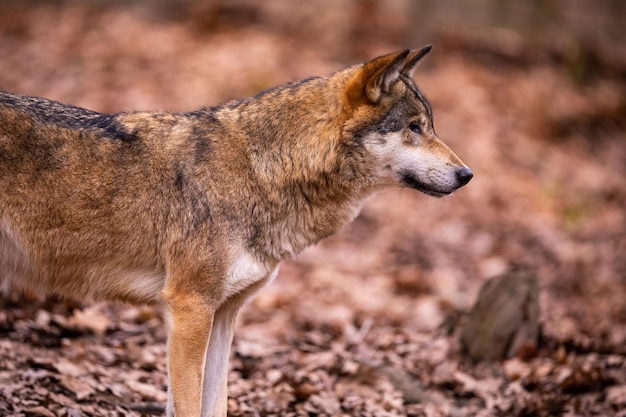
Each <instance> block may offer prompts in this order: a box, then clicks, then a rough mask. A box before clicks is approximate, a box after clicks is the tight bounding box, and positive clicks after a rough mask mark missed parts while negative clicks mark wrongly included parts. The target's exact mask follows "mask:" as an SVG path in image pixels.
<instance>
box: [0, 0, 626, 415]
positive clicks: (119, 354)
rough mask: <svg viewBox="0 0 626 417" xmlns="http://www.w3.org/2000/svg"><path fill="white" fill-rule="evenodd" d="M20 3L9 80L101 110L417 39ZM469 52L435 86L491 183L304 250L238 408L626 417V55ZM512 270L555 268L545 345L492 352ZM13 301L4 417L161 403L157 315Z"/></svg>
mask: <svg viewBox="0 0 626 417" xmlns="http://www.w3.org/2000/svg"><path fill="white" fill-rule="evenodd" d="M20 4H21V2H8V3H7V5H4V6H3V8H0V11H2V14H0V20H1V23H2V24H1V25H0V56H2V59H1V60H0V89H2V90H7V91H12V92H19V93H22V94H28V95H37V96H45V97H48V98H52V99H56V100H60V101H64V102H68V103H71V104H75V105H80V106H85V107H89V108H91V109H95V110H99V111H108V112H116V111H121V110H126V109H164V110H173V111H185V110H192V109H194V108H196V107H199V106H202V105H210V104H217V103H219V102H221V101H224V100H226V99H230V98H233V97H238V96H239V97H241V96H244V95H248V94H252V93H254V92H256V91H259V90H260V89H263V88H266V87H270V86H272V85H275V84H279V83H282V82H286V81H288V80H291V79H296V78H301V77H305V76H309V75H319V74H324V73H328V72H331V71H333V70H335V69H338V68H340V67H342V66H344V65H347V64H351V63H354V62H357V61H360V60H363V59H366V58H371V57H373V56H375V55H377V54H380V53H384V52H388V51H393V50H397V49H401V48H404V47H406V45H405V44H400V43H398V42H397V39H387V38H385V37H384V36H380V37H372V36H370V37H369V38H367V39H369V40H370V41H371V43H369V44H368V45H366V46H364V45H363V44H358V45H357V43H356V42H357V41H353V42H355V44H354V45H357V46H360V48H356V46H355V48H354V50H358V51H362V52H360V53H359V54H356V55H354V54H351V53H349V52H347V51H348V50H352V49H351V45H347V46H346V45H344V46H343V48H342V47H340V46H338V45H337V43H336V42H334V40H333V38H332V37H330V35H329V37H327V38H325V37H317V36H308V37H307V36H305V34H303V31H304V29H300V31H298V30H297V26H298V22H300V21H302V22H309V20H307V19H308V17H307V14H306V13H307V8H306V7H303V8H301V9H300V10H299V13H300V15H297V14H294V15H290V16H291V17H290V20H289V22H290V24H289V25H287V24H285V25H282V26H281V25H274V26H272V25H268V24H266V23H267V21H269V20H271V19H278V17H276V16H280V13H281V11H280V10H274V9H272V7H268V10H265V13H266V14H264V15H262V17H259V15H258V14H253V13H252V12H250V15H244V17H241V16H240V15H237V16H239V17H238V19H243V20H241V21H240V20H237V19H235V18H234V17H233V16H231V15H230V14H228V11H226V12H225V11H214V12H211V11H206V10H204V11H203V13H200V12H197V14H196V16H201V17H203V18H202V19H200V18H196V19H186V18H185V16H181V17H178V18H176V19H169V18H168V19H166V18H164V17H163V16H160V15H154V14H152V13H150V12H148V11H146V10H144V9H141V8H131V9H127V8H126V9H125V8H120V7H111V8H104V9H96V10H94V9H91V8H86V7H83V6H80V4H81V3H78V6H77V5H76V4H75V3H71V2H70V3H68V5H65V6H62V7H61V6H59V5H58V4H56V3H50V4H48V5H47V6H45V7H44V6H41V7H37V8H29V9H26V8H24V7H21V6H19V5H20ZM268 4H277V3H271V2H270V3H268ZM309 12H310V11H309ZM211 13H213V14H211ZM290 13H291V12H290ZM211 16H214V17H215V16H216V17H215V19H214V20H210V19H209V20H208V21H207V19H208V18H209V17H211ZM245 16H248V17H247V18H245ZM250 16H252V17H250ZM341 18H342V17H341V15H340V14H339V15H330V16H329V17H327V18H326V19H330V21H327V22H326V26H325V27H328V28H329V30H330V31H331V32H332V33H333V34H335V35H336V36H338V37H339V36H344V37H345V38H349V39H354V37H355V36H357V35H358V36H365V35H363V34H360V33H356V32H355V33H356V34H355V33H352V34H350V33H348V34H346V33H339V34H338V33H337V31H340V30H343V31H345V28H344V26H341V25H339V24H338V23H337V22H340V21H341ZM246 19H248V20H246ZM264 19H265V20H264ZM298 19H301V20H298ZM333 19H335V20H336V21H333ZM318 24H320V25H321V23H318ZM207 28H210V30H209V29H207ZM309 29H310V28H309ZM313 29H315V28H313ZM313 29H311V30H313ZM313 33H315V32H313ZM354 45H353V46H354ZM463 45H464V44H463V43H459V42H456V41H453V40H450V39H448V40H447V41H446V39H444V38H442V40H441V41H440V43H435V49H434V51H433V53H432V54H431V56H429V57H428V62H427V63H425V65H423V67H422V68H421V69H420V70H419V71H418V73H417V75H416V78H417V81H418V83H419V85H420V86H421V87H422V89H423V90H424V92H425V93H426V95H427V96H428V97H429V99H430V101H431V102H432V104H433V107H434V112H435V124H436V128H437V130H438V133H439V136H440V137H442V138H443V139H444V140H445V141H446V142H447V143H448V144H449V145H450V146H451V147H452V148H453V149H454V150H455V151H456V152H457V153H458V154H459V155H460V156H461V158H462V159H463V160H464V161H465V162H466V163H467V164H468V165H469V166H470V167H471V168H472V169H473V171H474V173H475V178H474V180H473V181H472V182H471V183H470V184H469V185H468V186H467V187H466V188H464V189H462V190H460V191H459V192H458V193H456V194H455V195H453V196H451V197H448V198H445V199H442V200H434V199H431V198H429V197H427V196H425V195H421V194H418V193H416V192H413V191H408V190H404V191H402V190H400V189H397V190H390V191H387V192H384V193H381V194H379V195H378V196H376V197H375V198H374V199H372V200H371V201H370V202H369V203H368V205H367V206H366V208H365V209H364V211H363V212H362V214H361V215H360V216H359V217H358V218H357V220H356V221H355V222H354V223H353V224H352V225H350V226H348V227H346V228H345V229H344V230H343V231H342V232H341V233H340V234H338V235H336V236H335V237H332V238H330V239H328V240H326V241H324V242H322V243H321V244H319V245H317V246H316V247H313V248H310V249H308V250H307V251H305V252H304V253H303V254H302V255H301V256H300V257H298V259H296V260H294V261H292V262H288V263H286V264H284V265H283V267H282V269H281V272H280V274H279V276H278V278H277V279H276V281H275V282H274V283H273V284H272V285H270V286H269V287H267V288H265V289H264V290H263V291H261V292H260V294H259V295H258V297H257V298H256V299H254V300H253V301H252V302H250V303H249V305H247V306H246V308H245V309H244V310H243V312H242V314H241V315H240V320H239V325H238V331H237V334H236V337H235V342H234V347H233V354H232V360H231V367H230V374H229V396H230V400H229V415H232V416H311V415H327V416H343V415H345V416H385V417H387V416H389V417H392V416H429V417H430V416H534V415H539V416H574V415H581V416H601V415H602V416H608V415H614V416H626V302H625V300H626V257H625V256H624V254H625V253H626V210H624V206H625V202H626V185H625V183H624V178H625V177H626V137H625V133H624V132H625V129H626V82H625V77H624V69H623V67H622V68H621V69H619V68H618V69H617V70H616V69H615V68H604V67H602V65H600V64H601V63H598V62H595V66H593V67H589V68H587V69H588V72H586V73H583V74H582V76H581V72H580V71H578V69H579V66H575V69H576V71H574V70H573V69H572V68H573V67H572V65H574V64H576V63H574V64H572V62H568V61H567V60H563V59H560V58H558V57H557V58H554V57H548V58H546V57H544V56H541V55H540V56H532V57H527V56H526V57H524V58H523V59H522V58H520V59H516V57H515V56H513V57H512V56H510V55H507V56H503V55H502V54H500V53H498V51H497V50H496V51H495V52H494V50H493V49H490V47H489V45H485V44H481V45H478V46H476V45H473V48H472V51H473V53H471V54H470V53H468V52H467V51H466V50H465V48H464V47H463ZM522 45H523V43H522ZM522 50H523V48H522ZM476 51H478V53H476ZM578 64H581V63H578ZM585 64H586V63H585V62H582V64H581V65H585ZM514 268H522V269H525V270H528V271H531V272H532V273H534V274H536V275H537V276H538V277H539V284H540V297H539V304H540V329H541V332H540V336H539V339H538V341H537V344H536V345H535V346H531V347H529V348H528V349H525V350H524V351H523V352H518V354H517V355H516V356H515V357H513V358H510V359H506V360H503V361H495V362H481V363H473V362H472V361H470V360H469V359H468V358H467V357H466V355H465V354H464V352H463V350H462V349H461V346H460V343H459V333H460V328H461V327H462V325H463V323H464V321H465V320H466V316H467V311H468V310H469V309H470V308H471V306H472V304H473V303H474V301H475V300H476V297H477V294H478V291H479V289H480V287H481V284H482V283H483V282H484V281H485V280H486V279H487V278H489V277H491V276H494V275H496V274H500V273H503V272H506V271H508V270H511V269H514ZM3 294H4V295H3V296H2V297H1V298H0V307H1V308H0V415H19V416H80V415H89V416H137V415H144V414H146V415H149V414H159V413H162V411H163V406H164V403H165V399H166V394H165V389H166V375H165V373H166V369H165V368H166V366H165V338H166V336H165V333H164V327H163V319H162V316H161V311H160V310H159V308H152V307H130V306H121V305H109V304H99V305H92V304H87V303H85V304H75V303H68V302H64V301H59V300H47V301H42V300H38V299H36V298H34V297H33V296H32V295H30V294H26V295H19V294H16V293H15V292H12V291H10V290H8V289H6V288H5V289H4V293H3Z"/></svg>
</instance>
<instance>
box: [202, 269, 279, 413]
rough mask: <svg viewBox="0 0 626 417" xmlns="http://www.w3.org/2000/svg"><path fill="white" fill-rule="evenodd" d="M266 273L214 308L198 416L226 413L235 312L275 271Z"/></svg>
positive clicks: (270, 278)
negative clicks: (263, 276) (216, 308)
mask: <svg viewBox="0 0 626 417" xmlns="http://www.w3.org/2000/svg"><path fill="white" fill-rule="evenodd" d="M276 272H277V271H276V270H274V271H273V272H272V273H271V274H269V275H268V276H267V277H265V278H263V279H262V280H260V281H257V282H255V283H254V284H252V285H250V286H249V287H248V288H246V289H245V290H243V291H241V292H240V293H238V294H236V295H234V296H232V297H231V298H229V299H228V300H227V301H226V302H224V303H223V304H222V305H221V306H220V307H219V309H218V310H217V311H216V312H215V318H214V320H213V329H212V331H211V339H210V342H209V347H208V349H207V352H206V365H205V368H204V392H203V396H202V417H226V415H227V413H228V387H227V383H228V359H229V356H230V348H231V345H232V342H233V333H234V331H235V320H236V318H237V313H238V312H239V309H240V308H241V306H243V304H244V303H245V302H246V300H248V299H249V298H250V297H252V296H253V295H254V294H255V293H256V292H257V291H258V290H259V289H260V288H261V287H263V286H264V285H265V284H266V283H267V282H268V281H271V280H272V279H273V277H274V276H275V275H276Z"/></svg>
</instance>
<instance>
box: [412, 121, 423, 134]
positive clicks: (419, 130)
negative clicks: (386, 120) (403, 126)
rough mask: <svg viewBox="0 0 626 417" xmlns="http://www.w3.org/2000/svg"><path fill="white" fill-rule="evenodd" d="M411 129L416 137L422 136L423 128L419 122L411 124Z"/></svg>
mask: <svg viewBox="0 0 626 417" xmlns="http://www.w3.org/2000/svg"><path fill="white" fill-rule="evenodd" d="M409 129H410V130H411V132H413V133H415V134H416V135H421V134H422V126H421V125H420V124H419V123H417V122H413V123H411V124H409Z"/></svg>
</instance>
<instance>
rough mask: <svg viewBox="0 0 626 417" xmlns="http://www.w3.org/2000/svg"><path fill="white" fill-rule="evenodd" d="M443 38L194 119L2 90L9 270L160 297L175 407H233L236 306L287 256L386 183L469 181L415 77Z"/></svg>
mask: <svg viewBox="0 0 626 417" xmlns="http://www.w3.org/2000/svg"><path fill="white" fill-rule="evenodd" d="M430 50H431V47H430V45H428V46H426V47H424V48H422V49H417V50H403V51H399V52H394V53H391V54H388V55H384V56H381V57H378V58H375V59H373V60H371V61H368V62H365V63H362V64H358V65H354V66H350V67H348V68H345V69H343V70H340V71H338V72H336V73H334V74H332V75H330V76H326V77H314V78H309V79H305V80H302V81H297V82H292V83H289V84H286V85H282V86H279V87H275V88H272V89H269V90H267V91H264V92H261V93H259V94H257V95H256V96H254V97H250V98H245V99H243V100H237V101H230V102H227V103H225V104H222V105H218V106H215V107H205V108H201V109H199V110H196V111H191V112H186V113H171V112H170V113H168V112H135V111H133V112H125V113H117V114H103V113H98V112H94V111H90V110H86V109H83V108H79V107H74V106H71V105H66V104H62V103H59V102H55V101H51V100H46V99H42V98H33V97H26V96H21V95H16V94H10V93H0V278H2V280H4V281H7V282H9V283H10V285H12V286H16V287H23V288H28V289H33V290H35V291H39V292H40V293H42V294H56V295H60V296H64V297H72V298H77V299H82V300H114V301H122V302H130V303H148V304H150V303H152V304H155V303H162V304H163V305H165V307H166V308H165V310H166V314H167V320H166V322H167V327H168V341H167V349H168V359H167V363H168V378H169V379H168V380H169V389H168V404H167V414H168V415H169V416H174V415H176V416H178V417H191V416H193V417H195V416H226V413H227V371H228V358H229V352H230V346H231V343H232V338H233V330H234V325H235V318H236V316H237V313H238V311H239V309H240V308H241V306H242V304H243V303H244V302H245V301H246V300H247V299H249V298H250V296H252V295H253V294H254V293H255V292H256V291H257V290H259V288H261V287H262V286H264V285H265V284H267V283H268V282H270V281H272V279H273V278H274V277H275V276H276V273H277V268H278V265H279V263H280V262H281V261H282V260H285V259H289V258H293V257H294V256H296V255H297V254H298V253H299V252H301V251H302V250H303V249H304V248H306V247H307V246H309V245H312V244H314V243H316V242H318V241H320V240H321V239H323V238H325V237H327V236H329V235H331V234H333V233H335V232H336V231H337V230H338V229H339V228H340V227H341V226H343V225H344V224H346V223H348V222H350V221H351V220H353V219H354V218H355V216H356V215H357V214H358V212H359V210H360V208H361V207H362V206H363V204H364V202H365V201H366V200H367V198H368V197H370V196H371V195H372V194H374V193H375V192H377V191H378V190H381V189H383V188H386V187H391V186H398V185H399V186H401V187H406V188H410V189H414V190H418V191H421V192H423V193H426V194H428V195H431V196H434V197H442V196H445V195H448V194H450V193H452V192H454V191H456V190H457V189H458V188H460V187H462V186H464V185H465V184H467V183H468V182H469V181H470V180H471V178H472V176H473V174H472V171H471V170H470V169H469V168H468V167H467V166H466V165H465V164H463V162H461V160H460V159H459V158H458V157H457V156H456V155H455V154H454V153H453V152H452V151H451V150H450V149H449V148H448V147H447V146H446V145H445V144H444V143H443V142H441V141H440V140H439V139H438V137H437V135H436V133H435V129H434V126H433V114H432V110H431V106H430V104H429V103H428V101H427V100H426V98H425V97H424V95H423V94H422V92H421V91H420V90H419V88H418V87H417V85H416V83H415V82H414V80H413V73H414V71H415V68H416V67H417V65H418V63H419V62H420V61H421V60H422V58H423V57H424V56H425V55H426V54H427V53H428V52H429V51H430Z"/></svg>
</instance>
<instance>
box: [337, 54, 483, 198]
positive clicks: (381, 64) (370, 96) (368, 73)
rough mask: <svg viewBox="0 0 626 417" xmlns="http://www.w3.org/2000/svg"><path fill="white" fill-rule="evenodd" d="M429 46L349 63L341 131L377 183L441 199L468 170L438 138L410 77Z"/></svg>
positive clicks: (465, 179)
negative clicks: (364, 159)
mask: <svg viewBox="0 0 626 417" xmlns="http://www.w3.org/2000/svg"><path fill="white" fill-rule="evenodd" d="M430 49H431V46H430V45H428V46H426V47H424V48H422V49H419V50H413V51H409V50H405V51H401V52H396V53H392V54H389V55H385V56H382V57H379V58H376V59H374V60H372V61H369V62H366V63H365V64H363V65H361V66H358V67H356V69H355V67H353V71H354V73H353V75H352V76H351V78H350V79H349V80H348V82H347V83H346V88H345V95H344V97H345V106H344V108H345V109H346V111H347V112H348V113H349V117H348V121H347V123H346V131H345V134H346V135H347V136H349V137H351V138H352V140H354V141H358V142H360V144H361V145H362V146H363V149H364V151H365V153H366V154H367V159H369V160H370V162H371V163H372V164H373V166H374V168H373V171H372V173H373V175H374V176H375V178H374V179H375V182H376V183H377V184H379V185H381V186H384V185H390V184H393V183H400V184H401V185H404V186H407V187H410V188H413V189H416V190H418V191H422V192H424V193H426V194H429V195H431V196H435V197H442V196H444V195H447V194H450V193H452V192H453V191H455V190H457V189H458V188H460V187H462V186H464V185H465V184H467V183H468V182H469V181H470V180H471V179H472V176H473V174H472V171H471V170H470V169H469V168H468V167H467V166H466V165H465V164H463V162H461V160H460V159H459V158H458V157H457V156H456V155H455V154H454V152H452V150H450V148H448V147H447V146H446V145H445V144H444V143H443V142H442V141H441V140H439V138H438V137H437V134H436V133H435V129H434V126H433V118H432V110H431V107H430V104H429V103H428V101H427V100H426V98H425V97H424V95H423V94H422V93H421V92H420V90H419V89H418V88H417V85H416V84H415V82H414V81H413V72H414V71H415V68H416V67H417V65H418V63H419V62H420V60H421V59H422V58H423V57H424V56H425V55H426V54H427V53H428V52H430Z"/></svg>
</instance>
